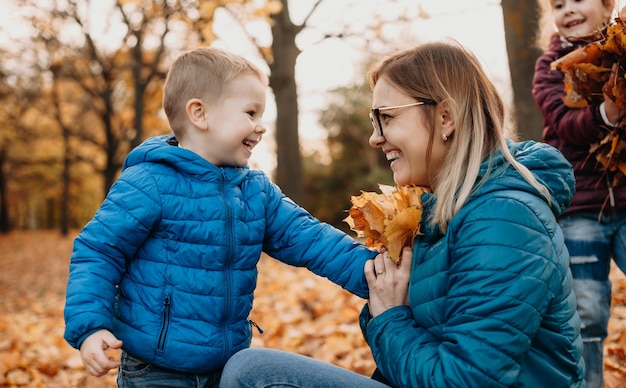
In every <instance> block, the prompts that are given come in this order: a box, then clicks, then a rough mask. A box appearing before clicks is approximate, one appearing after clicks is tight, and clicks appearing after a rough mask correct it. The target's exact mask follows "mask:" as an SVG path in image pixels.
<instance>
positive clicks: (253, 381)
mask: <svg viewBox="0 0 626 388" xmlns="http://www.w3.org/2000/svg"><path fill="white" fill-rule="evenodd" d="M220 387H222V388H243V387H248V388H253V387H254V388H269V387H272V388H277V387H290V388H304V387H308V388H317V387H320V388H340V387H342V388H343V387H349V388H352V387H359V388H381V387H388V386H387V385H385V384H382V383H379V382H378V381H376V380H372V379H370V378H368V377H366V376H363V375H360V374H358V373H355V372H352V371H349V370H347V369H343V368H340V367H338V366H335V365H332V364H329V363H326V362H323V361H319V360H315V359H313V358H310V357H306V356H302V355H299V354H295V353H289V352H284V351H281V350H275V349H263V348H249V349H244V350H241V351H239V352H238V353H236V354H235V355H234V356H232V357H231V358H230V360H228V362H227V363H226V366H225V367H224V372H223V373H222V380H221V382H220Z"/></svg>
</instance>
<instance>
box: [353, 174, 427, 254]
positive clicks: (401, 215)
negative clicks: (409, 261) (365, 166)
mask: <svg viewBox="0 0 626 388" xmlns="http://www.w3.org/2000/svg"><path fill="white" fill-rule="evenodd" d="M379 187H380V191H381V193H373V192H362V193H361V195H358V196H352V197H351V199H350V200H351V202H352V207H351V208H350V209H349V210H348V217H346V218H345V219H344V221H345V222H347V223H348V225H350V229H352V230H354V231H356V232H357V236H358V237H364V238H366V240H365V245H367V246H368V247H371V248H378V247H381V246H383V245H384V246H385V247H386V248H387V250H388V252H389V258H390V259H391V260H393V261H395V262H396V263H397V262H399V261H400V253H401V252H402V247H404V246H406V245H411V243H412V242H413V239H414V238H415V236H417V235H418V234H421V231H420V221H421V219H422V200H421V195H422V194H424V193H426V192H428V190H427V189H426V188H423V187H417V186H402V187H394V186H387V185H379Z"/></svg>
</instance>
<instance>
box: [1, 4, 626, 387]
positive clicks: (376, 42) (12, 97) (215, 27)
mask: <svg viewBox="0 0 626 388" xmlns="http://www.w3.org/2000/svg"><path fill="white" fill-rule="evenodd" d="M428 2H430V4H434V3H442V4H439V7H440V8H444V9H445V11H443V12H444V13H447V14H455V13H465V14H464V15H462V16H465V15H470V16H471V15H475V13H473V12H472V10H473V9H474V8H479V7H487V6H488V7H492V8H493V7H496V8H497V9H498V11H501V13H499V14H498V15H497V18H498V19H499V18H500V17H501V18H502V21H503V26H504V29H503V31H502V33H503V34H504V35H505V36H504V40H505V41H506V47H505V48H504V51H505V52H506V54H503V56H506V57H507V58H506V61H507V62H508V64H509V69H510V84H509V83H508V77H506V78H507V83H505V84H504V85H502V84H498V87H499V88H500V89H501V90H502V91H503V94H506V93H508V91H509V90H510V101H507V103H508V108H509V110H510V115H511V122H512V123H513V124H514V125H515V123H517V122H519V123H520V128H519V133H520V136H521V137H522V138H527V139H539V138H540V135H541V116H540V114H539V112H538V110H537V108H536V107H535V104H534V101H533V100H532V96H531V90H530V86H529V85H530V84H531V82H530V80H531V78H532V72H533V67H534V61H535V58H536V57H537V56H538V55H539V50H538V49H536V48H535V47H534V46H533V39H534V35H535V31H536V23H537V20H538V15H537V9H536V5H535V3H534V1H525V0H502V1H498V0H482V1H472V2H469V1H458V0H455V1H452V0H448V1H446V2H441V1H432V0H387V1H376V0H291V1H289V0H45V1H44V0H0V21H1V22H0V247H2V254H0V267H1V268H2V270H1V271H0V386H28V387H108V386H115V383H114V376H115V373H114V371H113V372H111V373H110V374H109V375H107V376H106V377H105V378H102V379H96V378H93V377H89V376H87V375H86V373H85V372H84V369H83V368H82V366H81V363H80V357H79V354H78V352H77V351H76V350H74V349H71V348H70V347H69V346H68V345H67V344H66V343H65V341H64V340H63V338H62V334H63V327H64V326H63V319H62V310H63V304H64V292H65V283H66V281H67V269H68V264H69V255H70V252H71V244H72V240H73V237H74V236H75V235H76V233H77V231H78V230H79V229H80V228H81V227H82V226H83V225H84V224H85V223H86V222H87V221H88V220H89V219H90V218H91V217H92V216H93V214H94V212H95V211H96V209H97V207H98V206H99V205H100V203H101V201H102V199H103V198H104V196H105V194H106V192H107V191H108V189H109V187H110V186H111V184H112V183H113V182H114V180H115V179H116V178H117V176H118V175H119V173H120V166H121V165H122V162H123V160H124V157H125V155H126V154H127V153H128V152H129V150H130V149H131V148H132V147H134V146H136V145H138V144H139V143H140V142H141V141H143V140H144V139H145V138H147V137H149V136H152V135H156V134H162V133H168V132H169V129H168V127H167V122H166V119H165V117H164V115H163V113H162V110H161V88H162V86H163V81H164V77H165V74H166V72H167V69H168V67H169V64H170V63H171V62H172V60H173V59H174V58H175V57H176V56H177V55H179V54H180V53H181V52H183V51H185V50H187V49H190V48H193V47H196V46H199V45H220V46H222V47H224V48H227V49H231V50H233V51H236V52H237V53H239V54H242V55H246V56H247V57H249V58H250V59H252V60H253V61H255V63H257V64H259V66H261V67H262V68H263V69H265V71H266V72H267V74H268V75H269V77H270V87H271V100H273V101H274V102H275V104H274V108H273V109H269V112H268V115H267V116H268V120H269V123H268V124H269V127H270V130H269V131H268V134H266V136H265V138H264V141H263V143H262V147H261V146H260V147H258V149H260V150H264V153H266V154H267V155H269V158H270V159H271V160H270V163H269V165H270V166H271V168H270V169H269V171H267V172H268V173H269V174H270V175H271V177H272V179H273V180H274V181H275V182H276V183H278V184H279V185H280V186H281V188H282V189H283V191H284V192H285V193H286V194H287V195H289V196H290V197H291V198H293V199H294V200H295V201H296V202H297V203H300V204H302V205H303V206H304V207H306V208H307V209H308V210H310V211H311V212H312V213H313V214H314V215H315V216H317V217H318V218H320V219H322V220H324V221H326V222H329V223H331V224H333V225H335V226H337V227H340V228H343V229H344V230H345V229H346V225H345V224H344V223H343V222H341V220H342V219H343V218H344V217H345V209H348V208H349V206H350V195H356V194H359V192H360V191H361V190H366V191H372V190H377V185H378V184H379V183H383V184H391V183H392V177H391V173H390V171H389V168H388V165H387V162H386V161H385V160H384V157H383V154H382V153H381V152H379V151H376V150H374V149H372V148H370V147H369V145H368V142H367V139H368V137H369V136H370V133H371V129H370V128H371V126H370V123H369V119H368V115H367V114H368V111H369V109H370V105H371V93H370V90H369V89H368V87H367V85H365V84H364V82H365V79H364V78H365V77H364V74H365V71H366V69H367V67H368V66H369V65H370V64H371V63H373V62H374V61H376V60H377V59H378V58H380V57H381V56H384V55H386V54H388V53H390V52H392V51H395V50H398V49H403V48H406V47H409V46H411V45H413V44H416V43H418V42H419V41H420V40H423V39H426V38H425V37H426V36H428V32H429V31H428V30H425V29H423V28H421V27H420V25H421V24H420V23H422V22H430V23H429V24H428V25H430V26H433V25H435V26H437V25H438V28H440V29H443V30H445V29H447V28H451V27H453V26H447V25H442V24H439V23H438V22H437V20H435V19H436V17H437V16H441V14H440V15H431V14H429V12H428V10H427V9H426V8H427V7H423V6H422V4H425V3H428ZM443 3H445V4H443ZM447 4H455V6H458V5H460V4H461V5H463V9H455V7H451V6H447ZM484 22H485V21H484V19H480V18H475V17H467V18H466V20H465V22H464V24H465V23H466V27H465V28H466V29H467V30H468V31H469V30H474V29H476V28H478V27H480V26H478V24H481V23H484ZM423 36H424V38H423ZM492 38H493V39H488V41H485V42H484V43H485V44H486V45H487V46H488V48H489V45H494V50H498V49H499V48H497V47H495V45H496V43H495V42H496V41H497V39H496V36H493V37H492ZM323 42H342V43H344V44H345V43H347V44H348V45H349V47H351V49H350V50H351V51H352V52H355V53H359V61H360V62H358V63H359V64H358V65H356V66H355V68H354V69H351V70H352V72H353V73H355V74H356V75H357V76H356V77H354V79H355V80H354V82H353V83H348V84H346V83H345V82H344V83H343V86H340V87H337V88H336V89H334V90H331V91H330V92H328V93H320V94H319V95H314V96H312V95H303V94H300V93H299V90H301V89H302V88H301V85H300V84H299V83H298V77H297V74H296V69H297V66H296V65H297V64H298V60H299V58H301V57H302V55H307V54H308V53H315V54H310V55H317V61H318V62H316V64H315V65H314V66H313V67H314V68H315V67H318V65H319V69H320V74H318V75H317V76H316V77H315V78H316V79H313V80H308V81H309V82H321V81H322V80H326V79H329V78H332V77H333V76H337V74H334V73H339V72H340V70H342V69H343V70H345V67H346V64H345V63H341V61H340V60H339V59H340V58H344V57H338V56H337V54H336V53H331V52H324V50H320V48H321V47H327V46H323ZM342 47H345V46H342ZM347 66H352V64H348V65H347ZM322 69H336V71H335V70H325V71H324V72H322V71H321V70H322ZM314 70H315V69H314ZM317 77H319V79H318V78H317ZM499 81H502V80H499ZM313 99H317V100H318V101H322V108H320V109H319V114H318V115H317V116H316V117H315V120H316V123H315V125H311V123H310V122H303V121H304V120H303V115H302V114H301V113H302V111H303V107H304V106H305V104H306V103H308V102H310V101H311V100H313ZM507 100H508V99H507ZM268 105H271V104H270V102H269V101H268ZM318 105H319V103H318ZM310 119H311V117H307V120H309V121H310ZM320 129H321V130H322V131H323V132H324V133H323V136H322V139H323V141H322V142H321V144H315V147H311V146H312V144H303V143H304V142H303V141H301V137H302V135H303V134H307V135H308V134H309V132H310V131H314V130H320ZM263 147H265V148H263ZM258 149H257V150H255V153H258V152H259V150H258ZM254 163H258V165H257V164H254ZM254 163H253V165H252V167H259V166H260V162H254ZM612 276H618V277H614V283H613V284H614V297H613V302H614V305H613V308H614V311H613V314H612V316H611V326H610V332H611V334H610V337H609V339H608V340H607V346H606V349H607V361H606V366H607V371H608V372H607V373H608V376H607V378H608V380H607V382H608V384H607V386H610V387H621V386H624V384H623V382H624V381H626V366H625V365H626V350H625V349H626V310H625V309H624V306H625V305H626V280H624V277H623V276H622V274H618V273H617V272H612ZM362 303H363V301H361V300H359V299H358V298H357V297H355V296H353V295H350V294H348V293H347V292H345V291H343V290H341V289H338V287H336V286H334V285H332V284H330V283H329V282H328V281H326V280H324V279H320V278H317V277H315V276H313V275H311V274H310V273H308V272H307V271H304V270H301V269H296V268H291V267H287V266H285V265H282V264H280V263H276V262H275V261H273V260H271V259H270V258H267V257H265V256H264V257H263V258H262V260H261V264H260V266H259V286H258V288H257V295H256V298H255V305H254V306H255V307H254V310H253V314H254V316H252V318H253V319H254V320H255V321H256V322H258V323H259V324H260V325H261V327H263V329H264V330H265V334H263V335H258V334H257V333H255V336H254V340H253V346H268V347H275V348H281V349H285V350H290V351H296V352H299V353H302V354H306V355H311V356H313V357H316V358H319V359H323V360H325V361H329V362H332V363H335V364H338V365H341V366H343V367H346V368H349V369H352V370H354V371H357V372H358V373H362V374H365V375H368V374H370V373H371V372H372V370H373V368H374V365H373V361H372V358H371V354H370V353H369V350H368V348H367V346H366V345H365V343H364V341H363V338H362V336H361V334H360V332H359V329H358V325H357V316H358V312H359V310H360V308H361V306H362Z"/></svg>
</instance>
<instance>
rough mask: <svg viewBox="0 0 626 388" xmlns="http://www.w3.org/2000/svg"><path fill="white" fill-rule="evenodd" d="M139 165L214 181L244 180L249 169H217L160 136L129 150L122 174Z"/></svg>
mask: <svg viewBox="0 0 626 388" xmlns="http://www.w3.org/2000/svg"><path fill="white" fill-rule="evenodd" d="M143 163H159V164H167V165H170V166H171V167H172V168H174V169H175V170H178V171H179V172H181V173H183V174H185V175H189V176H194V177H195V178H197V179H203V180H206V179H209V180H217V179H219V178H220V177H221V176H224V177H225V178H226V179H228V180H229V181H233V180H235V181H239V180H242V179H244V178H245V176H246V174H247V172H248V171H249V167H248V166H245V167H217V166H215V165H214V164H212V163H210V162H209V161H207V160H206V159H204V158H203V157H201V156H200V155H198V154H196V153H195V152H193V151H190V150H187V149H184V148H181V147H179V146H178V142H177V141H176V138H175V137H174V135H161V136H155V137H152V138H149V139H147V140H146V141H144V142H143V143H141V144H140V145H139V146H137V147H136V148H135V149H133V150H132V151H131V152H130V153H129V154H128V156H127V157H126V159H125V160H124V164H123V166H122V170H124V169H127V168H129V167H132V166H136V165H139V164H143Z"/></svg>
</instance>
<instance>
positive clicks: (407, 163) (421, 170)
mask: <svg viewBox="0 0 626 388" xmlns="http://www.w3.org/2000/svg"><path fill="white" fill-rule="evenodd" d="M416 102H418V101H417V100H415V99H414V98H412V97H410V96H409V95H407V94H405V93H404V92H402V91H400V90H399V89H398V88H396V87H395V86H394V85H393V84H392V83H390V82H389V81H388V79H387V78H386V77H385V76H382V77H381V78H380V79H379V80H378V82H377V83H376V86H375V87H374V94H373V101H372V107H373V108H379V109H380V114H379V119H380V124H381V125H382V134H381V133H380V132H379V131H377V130H374V131H373V133H372V136H371V137H370V139H369V142H370V145H371V146H372V147H374V148H377V147H380V148H381V149H382V151H383V152H384V153H385V155H386V157H387V160H388V161H389V165H390V167H391V170H392V171H393V179H394V181H395V183H396V185H398V186H404V185H416V186H427V187H431V186H432V182H431V177H435V176H437V174H438V173H439V171H440V170H441V166H442V165H443V161H444V159H445V156H446V149H447V147H446V142H444V141H443V139H442V134H444V133H445V132H444V131H445V129H444V127H443V125H442V124H443V122H442V120H439V118H440V116H441V112H440V111H441V109H440V107H439V105H438V106H437V108H436V114H435V118H434V123H430V124H431V125H434V135H433V136H434V139H433V147H432V154H431V159H430V163H429V164H427V163H426V158H427V148H428V141H429V138H430V136H431V130H430V127H431V125H429V123H428V121H430V120H431V118H430V115H427V114H426V110H427V109H432V107H431V106H427V105H412V106H407V107H402V108H392V107H396V106H399V105H407V104H413V103H416ZM387 107H389V109H386V108H387ZM427 117H429V118H428V119H427ZM374 119H376V118H374ZM451 135H452V133H446V136H448V137H449V136H451ZM448 141H450V140H448ZM427 166H428V167H427ZM429 168H430V171H429V170H428V169H429Z"/></svg>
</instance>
